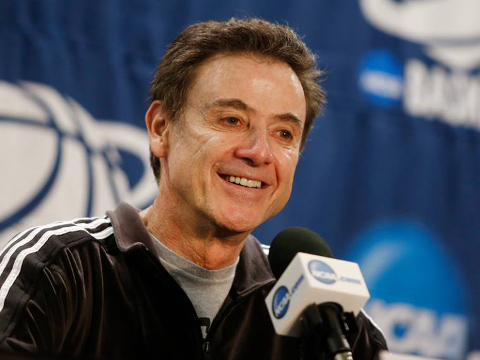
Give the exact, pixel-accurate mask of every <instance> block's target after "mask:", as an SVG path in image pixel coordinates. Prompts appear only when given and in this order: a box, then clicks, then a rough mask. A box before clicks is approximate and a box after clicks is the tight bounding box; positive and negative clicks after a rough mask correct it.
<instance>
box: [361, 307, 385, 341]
mask: <svg viewBox="0 0 480 360" xmlns="http://www.w3.org/2000/svg"><path fill="white" fill-rule="evenodd" d="M357 321H358V325H359V327H360V337H361V334H362V333H364V334H365V335H367V337H368V341H367V342H369V343H370V344H371V346H372V347H373V348H376V349H378V350H387V349H388V347H387V340H386V339H385V335H384V334H383V331H382V329H380V327H379V326H378V325H377V324H376V323H375V321H374V320H373V319H372V318H371V317H370V316H369V315H368V314H367V313H366V312H365V310H363V309H361V310H360V312H359V314H358V316H357Z"/></svg>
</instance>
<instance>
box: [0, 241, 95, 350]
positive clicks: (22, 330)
mask: <svg viewBox="0 0 480 360" xmlns="http://www.w3.org/2000/svg"><path fill="white" fill-rule="evenodd" d="M75 257H76V256H75V253H72V252H71V251H70V250H68V249H62V250H61V251H60V254H57V256H56V257H55V258H56V261H55V262H54V263H51V264H48V265H44V264H42V263H41V262H38V261H37V260H38V259H35V256H32V257H31V258H30V259H29V258H28V256H27V257H26V258H25V261H24V263H23V264H22V267H21V269H19V270H18V274H17V276H16V277H15V276H14V275H15V273H14V272H15V268H14V267H12V270H10V272H8V273H5V274H2V277H0V281H2V283H1V287H0V293H1V294H0V301H1V300H3V301H4V303H3V308H2V310H1V311H0V350H1V351H7V352H8V351H11V352H20V353H29V354H42V355H58V354H63V355H66V354H65V352H64V349H69V351H68V352H69V353H70V354H69V355H75V353H77V350H78V346H79V344H81V343H82V341H81V339H82V334H78V333H77V334H72V333H73V332H75V329H78V328H80V327H82V326H80V325H81V323H82V322H85V321H86V320H85V319H88V316H87V315H88V314H85V313H82V312H85V307H84V306H82V307H80V306H79V305H80V304H79V301H78V299H82V298H85V287H84V282H83V279H84V274H83V272H82V269H81V268H79V267H78V262H77V261H76V259H75ZM12 280H14V281H13V282H12ZM2 290H3V293H2ZM7 290H8V291H7ZM2 296H3V297H2ZM80 308H81V309H82V311H79V309H80ZM74 325H75V326H74ZM83 325H85V324H83ZM83 328H85V326H83ZM72 335H75V336H76V341H75V342H70V341H69V339H70V338H72V337H75V336H72ZM83 336H85V334H84V335H83ZM79 340H80V341H79Z"/></svg>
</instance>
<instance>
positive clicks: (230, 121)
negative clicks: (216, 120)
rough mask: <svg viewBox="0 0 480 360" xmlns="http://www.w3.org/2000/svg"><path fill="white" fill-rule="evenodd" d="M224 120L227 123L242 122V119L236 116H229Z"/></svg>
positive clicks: (235, 123)
mask: <svg viewBox="0 0 480 360" xmlns="http://www.w3.org/2000/svg"><path fill="white" fill-rule="evenodd" d="M222 121H223V122H224V123H226V124H227V125H238V124H240V119H239V118H236V117H227V118H223V119H222Z"/></svg>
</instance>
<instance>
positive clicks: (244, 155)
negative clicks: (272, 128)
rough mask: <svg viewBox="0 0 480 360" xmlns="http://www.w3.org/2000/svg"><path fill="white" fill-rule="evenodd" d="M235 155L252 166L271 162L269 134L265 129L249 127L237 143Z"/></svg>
mask: <svg viewBox="0 0 480 360" xmlns="http://www.w3.org/2000/svg"><path fill="white" fill-rule="evenodd" d="M235 155H236V156H237V157H239V158H241V159H244V160H245V161H247V162H248V163H249V164H250V165H252V166H261V165H268V164H270V163H272V162H273V154H272V149H271V146H270V142H269V134H268V131H267V130H266V129H258V128H257V129H250V130H249V131H248V132H247V133H246V136H245V138H244V139H243V140H242V142H241V143H240V144H239V145H238V147H237V148H236V151H235Z"/></svg>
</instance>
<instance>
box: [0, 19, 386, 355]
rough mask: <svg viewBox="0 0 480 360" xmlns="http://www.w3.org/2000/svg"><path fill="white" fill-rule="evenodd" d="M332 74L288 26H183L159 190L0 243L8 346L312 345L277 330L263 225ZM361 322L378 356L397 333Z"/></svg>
mask: <svg viewBox="0 0 480 360" xmlns="http://www.w3.org/2000/svg"><path fill="white" fill-rule="evenodd" d="M319 75H320V72H319V71H318V70H317V69H316V63H315V57H314V56H313V55H312V54H311V52H310V51H309V50H308V49H307V48H306V46H305V45H304V44H303V42H301V41H300V40H299V39H298V37H297V36H296V35H295V33H294V32H293V31H292V30H291V29H289V28H287V27H285V26H280V25H275V24H271V23H268V22H266V21H261V20H257V19H250V20H236V19H232V20H230V21H228V22H226V23H219V22H207V23H200V24H196V25H193V26H190V27H189V28H187V29H186V30H185V31H183V32H182V33H181V34H180V35H179V36H178V37H177V38H176V39H175V41H174V42H173V43H172V45H171V46H170V47H169V49H168V50H167V52H166V54H165V56H164V57H163V59H162V61H161V63H160V65H159V68H158V69H157V72H156V75H155V78H154V81H153V83H152V87H151V105H150V108H149V109H148V111H147V113H146V125H147V129H148V132H149V136H150V149H151V162H152V166H153V169H154V173H155V175H156V177H157V181H158V185H159V191H158V196H157V198H156V200H155V202H154V204H153V205H152V206H150V207H149V208H148V209H145V210H144V211H141V212H137V210H135V209H133V208H132V207H130V206H129V205H127V204H121V205H120V206H119V207H118V208H117V209H116V210H115V211H112V212H108V213H107V217H105V218H92V219H79V220H76V221H70V222H59V223H54V224H50V225H47V226H43V227H38V228H34V229H30V230H27V231H25V232H23V233H21V234H19V235H18V236H17V237H16V238H15V239H13V240H12V241H11V242H10V243H9V244H8V245H7V246H6V248H5V249H3V251H2V253H1V255H0V256H1V258H0V261H1V263H0V270H1V275H0V281H1V287H0V311H1V312H0V333H1V334H2V335H1V338H0V342H1V343H0V344H1V347H2V348H4V349H9V350H13V351H19V352H20V351H21V352H29V353H37V354H38V353H39V354H45V355H63V356H72V357H82V358H95V359H136V358H145V359H150V358H156V359H207V358H212V359H300V358H302V357H305V358H306V357H308V356H309V351H310V350H308V349H307V350H305V349H304V347H302V346H301V344H300V341H299V340H298V339H294V338H289V337H282V336H277V335H276V334H275V332H274V330H273V326H272V324H271V321H270V319H269V317H268V313H267V309H266V306H265V303H264V298H265V296H266V295H267V294H268V292H269V290H270V289H271V288H272V286H273V283H274V279H273V277H272V275H271V271H270V269H269V267H268V262H267V260H266V258H265V256H264V254H263V252H262V249H261V247H260V245H259V243H258V241H257V240H256V239H255V238H254V237H253V236H251V235H250V233H251V232H252V230H253V229H255V228H256V227H257V226H258V225H260V224H261V223H262V222H264V221H265V220H267V219H268V218H270V217H272V216H274V215H275V214H277V213H278V212H279V211H280V210H281V209H282V208H283V207H284V206H285V204H286V202H287V201H288V198H289V196H290V191H291V187H292V182H293V177H294V173H295V168H296V165H297V162H298V157H299V154H300V151H301V149H302V148H303V146H304V145H305V141H306V137H307V135H308V132H309V130H310V129H311V126H312V121H313V119H314V118H315V116H316V115H317V114H318V112H319V111H320V106H321V104H322V103H323V101H324V94H323V91H322V90H321V88H320V87H319V86H318V83H317V82H318V78H319ZM358 320H359V325H360V328H359V332H358V335H356V336H355V338H352V339H350V340H351V342H352V346H353V348H354V357H355V358H356V359H372V358H374V357H375V356H376V354H377V352H378V350H379V349H383V348H385V347H386V346H385V341H384V339H383V336H382V335H381V333H380V332H379V331H378V329H376V328H375V327H374V326H373V325H372V323H370V322H369V321H368V320H367V319H366V318H365V317H364V316H363V315H360V316H359V319H358ZM323 351H324V350H323V349H319V350H318V353H315V354H313V356H315V357H314V358H324V356H325V354H324V353H323Z"/></svg>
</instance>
